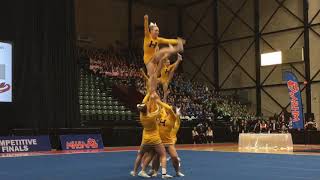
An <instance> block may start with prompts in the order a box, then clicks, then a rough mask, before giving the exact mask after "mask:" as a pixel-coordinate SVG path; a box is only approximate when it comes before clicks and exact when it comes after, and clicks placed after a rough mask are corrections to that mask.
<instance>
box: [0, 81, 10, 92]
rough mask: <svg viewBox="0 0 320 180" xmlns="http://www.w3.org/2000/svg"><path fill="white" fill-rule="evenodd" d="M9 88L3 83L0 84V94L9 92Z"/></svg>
mask: <svg viewBox="0 0 320 180" xmlns="http://www.w3.org/2000/svg"><path fill="white" fill-rule="evenodd" d="M10 88H11V86H10V85H9V84H6V83H5V82H3V83H0V93H4V92H7V91H9V90H10Z"/></svg>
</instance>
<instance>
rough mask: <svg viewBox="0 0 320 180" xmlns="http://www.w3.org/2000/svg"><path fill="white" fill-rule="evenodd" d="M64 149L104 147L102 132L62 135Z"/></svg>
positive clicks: (61, 140)
mask: <svg viewBox="0 0 320 180" xmlns="http://www.w3.org/2000/svg"><path fill="white" fill-rule="evenodd" d="M60 142H61V147H62V150H85V149H103V148H104V146H103V141H102V138H101V135H100V134H81V135H60Z"/></svg>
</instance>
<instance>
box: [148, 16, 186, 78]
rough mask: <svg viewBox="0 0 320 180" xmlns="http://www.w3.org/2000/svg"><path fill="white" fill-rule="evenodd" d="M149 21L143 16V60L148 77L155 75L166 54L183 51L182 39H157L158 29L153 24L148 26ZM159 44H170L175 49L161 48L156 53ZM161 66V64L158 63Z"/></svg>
mask: <svg viewBox="0 0 320 180" xmlns="http://www.w3.org/2000/svg"><path fill="white" fill-rule="evenodd" d="M148 23H149V19H148V15H145V16H144V42H143V52H144V56H143V60H144V64H145V65H146V67H147V73H148V75H149V76H150V75H151V74H153V73H155V68H156V67H157V65H158V64H159V62H160V60H161V59H163V57H164V56H166V55H167V54H169V55H170V54H175V53H178V52H182V51H183V43H185V41H184V40H182V39H179V38H178V39H165V38H162V37H159V27H158V26H157V24H155V23H150V25H148ZM159 44H166V45H169V44H172V45H177V46H175V47H169V48H162V49H160V50H159V51H157V52H156V50H157V48H159ZM160 64H161V63H160Z"/></svg>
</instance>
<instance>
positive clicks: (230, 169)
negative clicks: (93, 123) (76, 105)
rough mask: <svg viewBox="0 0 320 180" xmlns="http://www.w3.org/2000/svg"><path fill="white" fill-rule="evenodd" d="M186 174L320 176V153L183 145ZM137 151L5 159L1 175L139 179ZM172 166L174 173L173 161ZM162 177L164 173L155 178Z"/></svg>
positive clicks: (189, 178)
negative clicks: (187, 148)
mask: <svg viewBox="0 0 320 180" xmlns="http://www.w3.org/2000/svg"><path fill="white" fill-rule="evenodd" d="M179 154H180V157H181V159H182V167H183V173H185V175H186V177H183V178H174V179H181V180H251V179H257V180H278V179H279V180H295V179H303V180H304V179H306V180H311V179H312V180H320V169H319V167H320V165H319V164H320V163H319V162H320V156H303V155H274V154H249V153H224V152H199V151H179ZM135 156H136V152H109V153H96V154H71V155H51V156H29V157H15V158H1V159H0V179H1V180H126V179H129V180H134V179H141V178H139V177H131V176H129V171H130V170H131V169H132V166H133V162H134V159H135ZM168 172H169V173H171V174H173V168H172V165H171V163H170V164H168ZM154 179H160V178H154Z"/></svg>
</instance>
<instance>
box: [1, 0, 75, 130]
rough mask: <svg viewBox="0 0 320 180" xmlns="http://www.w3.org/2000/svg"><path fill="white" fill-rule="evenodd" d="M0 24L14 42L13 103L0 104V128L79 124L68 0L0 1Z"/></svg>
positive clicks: (4, 36) (71, 7) (72, 19)
mask: <svg viewBox="0 0 320 180" xmlns="http://www.w3.org/2000/svg"><path fill="white" fill-rule="evenodd" d="M0 24H1V25H0V40H6V41H12V42H13V46H14V63H13V67H14V68H13V96H14V100H13V101H14V102H13V103H0V123H1V124H0V127H1V129H3V130H5V129H12V128H36V129H47V128H63V127H66V128H69V127H76V126H78V125H79V106H78V99H77V97H78V96H77V95H78V94H77V92H78V91H77V87H78V82H79V73H78V67H77V58H76V54H75V52H76V49H75V48H76V46H75V43H76V34H75V12H74V2H73V0H8V1H3V2H2V3H1V5H0Z"/></svg>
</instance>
